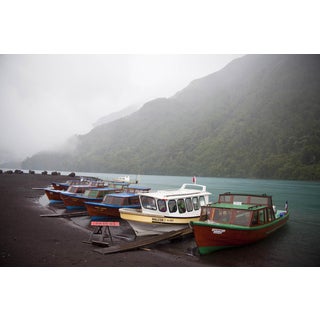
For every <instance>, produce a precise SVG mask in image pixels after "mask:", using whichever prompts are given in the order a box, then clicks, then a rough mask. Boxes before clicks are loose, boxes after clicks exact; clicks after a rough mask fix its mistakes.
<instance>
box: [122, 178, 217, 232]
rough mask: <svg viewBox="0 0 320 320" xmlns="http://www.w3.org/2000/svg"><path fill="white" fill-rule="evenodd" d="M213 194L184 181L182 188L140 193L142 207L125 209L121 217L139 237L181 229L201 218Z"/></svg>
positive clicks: (199, 186)
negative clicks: (203, 207)
mask: <svg viewBox="0 0 320 320" xmlns="http://www.w3.org/2000/svg"><path fill="white" fill-rule="evenodd" d="M210 196H211V193H210V192H208V191H207V190H206V186H203V185H199V184H187V183H185V184H183V185H182V186H181V187H180V188H179V189H174V190H159V191H156V192H150V193H148V194H139V200H140V204H141V208H140V209H132V208H122V209H120V210H119V211H120V217H121V218H122V219H124V220H127V222H128V223H129V224H130V225H131V227H132V229H133V230H134V232H135V234H136V235H137V236H145V235H158V234H162V233H165V232H170V231H175V230H180V229H183V228H186V227H188V224H189V223H190V221H196V220H199V217H200V212H201V210H200V209H201V206H204V205H208V204H209V203H210Z"/></svg>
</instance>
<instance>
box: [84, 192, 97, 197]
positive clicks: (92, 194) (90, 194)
mask: <svg viewBox="0 0 320 320" xmlns="http://www.w3.org/2000/svg"><path fill="white" fill-rule="evenodd" d="M98 193H99V190H86V191H85V192H84V195H85V196H88V197H91V198H97V196H98Z"/></svg>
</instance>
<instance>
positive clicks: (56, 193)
mask: <svg viewBox="0 0 320 320" xmlns="http://www.w3.org/2000/svg"><path fill="white" fill-rule="evenodd" d="M99 187H100V188H102V187H105V184H104V182H103V181H101V180H99V181H98V180H97V181H91V182H90V183H88V182H84V183H83V184H71V185H70V186H69V187H68V189H67V191H64V190H55V189H53V188H52V187H49V188H44V191H45V194H46V195H47V197H48V199H49V201H50V202H57V201H58V202H61V201H63V199H62V198H61V194H62V193H63V192H64V193H66V194H70V193H72V194H80V193H84V192H85V190H87V189H92V188H99Z"/></svg>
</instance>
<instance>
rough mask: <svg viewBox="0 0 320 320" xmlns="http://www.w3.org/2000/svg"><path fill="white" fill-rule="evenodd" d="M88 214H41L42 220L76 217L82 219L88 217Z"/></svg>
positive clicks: (84, 212)
mask: <svg viewBox="0 0 320 320" xmlns="http://www.w3.org/2000/svg"><path fill="white" fill-rule="evenodd" d="M87 215H88V212H86V211H83V212H71V213H51V214H50V213H48V214H40V217H42V218H75V217H82V216H87Z"/></svg>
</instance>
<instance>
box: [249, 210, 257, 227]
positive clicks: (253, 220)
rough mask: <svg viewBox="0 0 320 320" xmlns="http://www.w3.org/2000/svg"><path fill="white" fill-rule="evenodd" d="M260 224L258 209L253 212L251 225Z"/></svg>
mask: <svg viewBox="0 0 320 320" xmlns="http://www.w3.org/2000/svg"><path fill="white" fill-rule="evenodd" d="M257 224H258V211H255V212H254V213H253V217H252V222H251V225H253V226H255V225H257Z"/></svg>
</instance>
